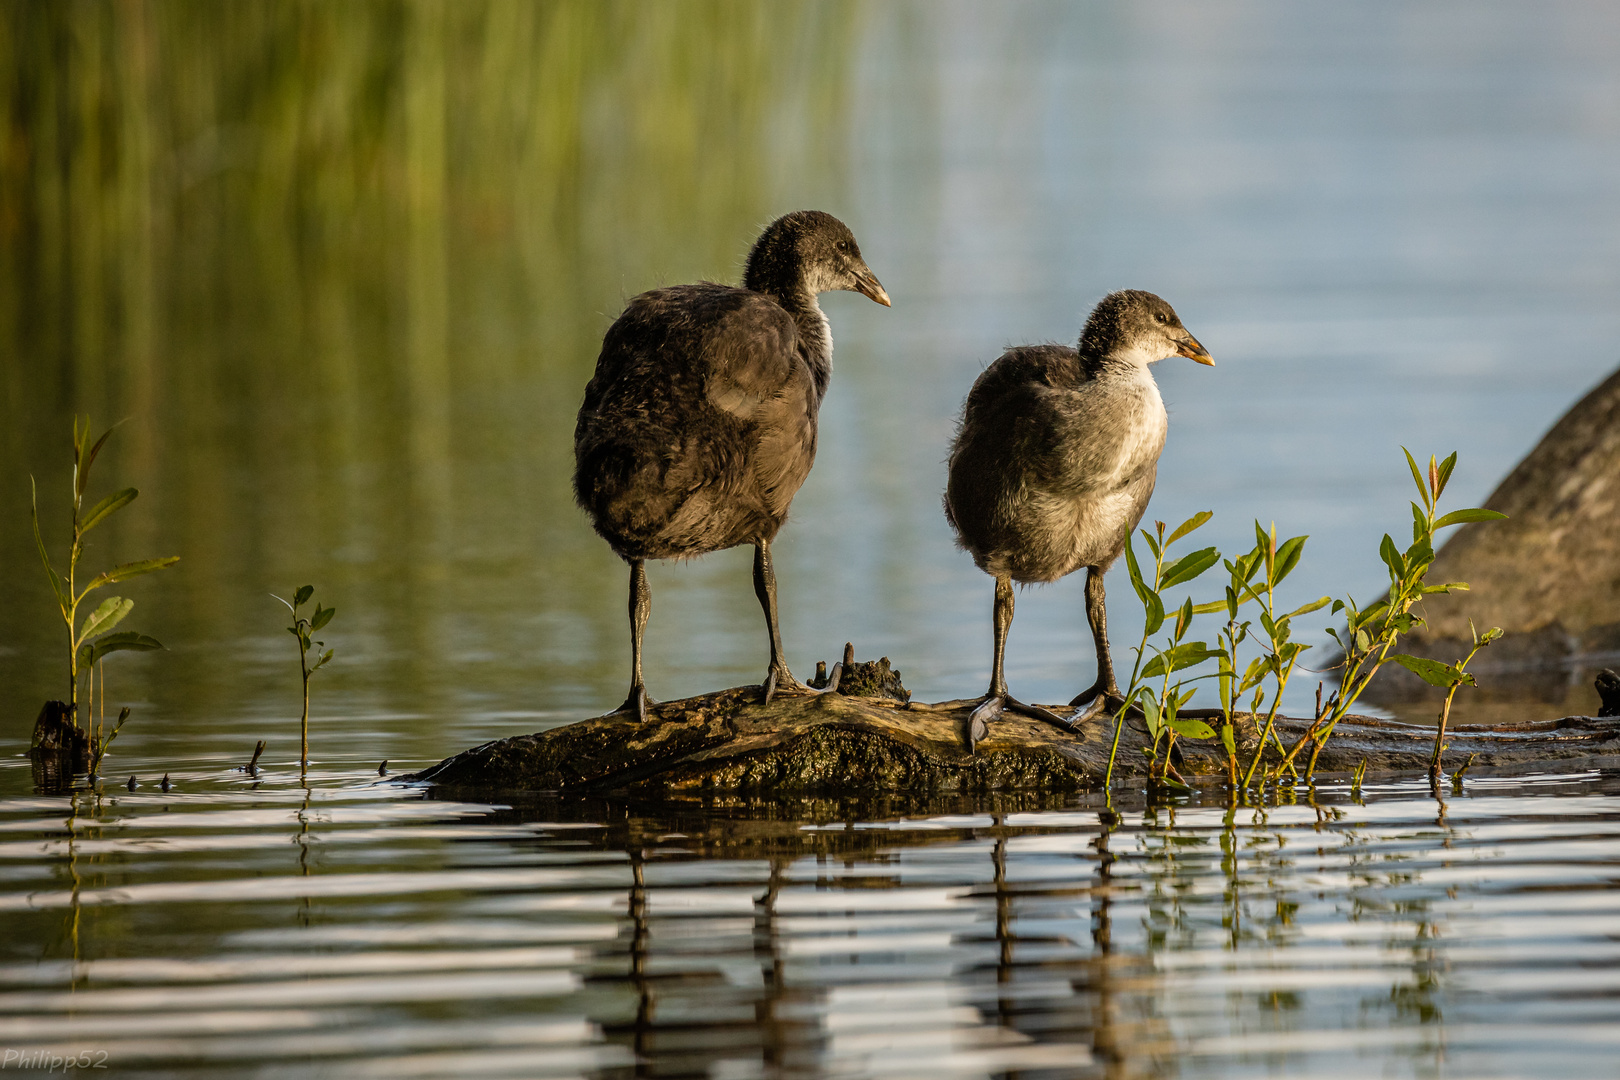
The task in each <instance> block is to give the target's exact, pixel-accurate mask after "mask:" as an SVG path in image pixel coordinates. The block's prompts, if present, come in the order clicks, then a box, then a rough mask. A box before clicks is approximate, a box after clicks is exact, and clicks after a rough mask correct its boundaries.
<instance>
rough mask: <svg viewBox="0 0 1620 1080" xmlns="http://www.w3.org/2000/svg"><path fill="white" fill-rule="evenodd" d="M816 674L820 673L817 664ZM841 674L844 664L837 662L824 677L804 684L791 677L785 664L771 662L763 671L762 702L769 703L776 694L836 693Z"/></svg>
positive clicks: (791, 673) (842, 673)
mask: <svg viewBox="0 0 1620 1080" xmlns="http://www.w3.org/2000/svg"><path fill="white" fill-rule="evenodd" d="M816 674H817V675H818V676H820V675H821V670H820V668H819V666H818V669H817V672H816ZM843 675H844V665H843V664H842V663H837V664H834V665H833V666H832V670H831V671H829V672H827V674H826V675H825V676H824V677H820V678H817V680H816V682H815V683H813V684H811V685H809V686H806V685H805V684H804V683H802V682H800V681H799V680H798V679H795V678H794V677H793V672H791V671H789V670H788V667H787V665H786V664H773V665H771V669H770V670H769V671H767V672H766V673H765V682H764V683H763V684H761V686H760V689H761V690H762V691H764V694H765V700H764V704H766V705H769V704H770V703H771V699H772V698H773V697H775V696H776V695H777V694H794V695H802V694H833V693H837V692H838V681H839V680H840V679H841V678H843Z"/></svg>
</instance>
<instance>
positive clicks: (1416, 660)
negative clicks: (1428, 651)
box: [1390, 653, 1461, 688]
mask: <svg viewBox="0 0 1620 1080" xmlns="http://www.w3.org/2000/svg"><path fill="white" fill-rule="evenodd" d="M1390 659H1391V660H1394V661H1395V662H1396V663H1397V664H1399V665H1401V666H1402V667H1403V668H1405V669H1406V670H1407V671H1410V672H1411V673H1412V674H1414V675H1416V676H1417V677H1418V678H1420V679H1422V680H1423V681H1424V682H1426V683H1428V684H1429V685H1430V686H1438V687H1441V688H1445V687H1449V686H1454V685H1456V684H1457V682H1458V681H1459V676H1460V674H1461V673H1460V672H1459V671H1458V670H1457V669H1456V668H1454V667H1451V666H1450V665H1449V664H1442V663H1441V662H1440V661H1438V660H1429V659H1427V658H1425V657H1422V656H1407V655H1406V654H1405V653H1395V654H1393V655H1392V656H1390Z"/></svg>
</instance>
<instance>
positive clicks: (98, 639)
mask: <svg viewBox="0 0 1620 1080" xmlns="http://www.w3.org/2000/svg"><path fill="white" fill-rule="evenodd" d="M114 430H116V427H113V428H108V429H107V430H106V431H105V432H104V433H103V434H102V436H101V438H99V439H97V440H96V441H95V442H94V443H93V444H92V443H91V442H90V418H89V417H85V421H84V427H83V428H82V429H81V428H80V427H79V419H78V417H74V418H73V543H72V545H71V546H70V547H69V548H68V559H67V573H66V575H65V576H64V575H61V574H58V573H57V572H56V568H55V567H54V566H52V565H51V557H50V554H49V553H48V552H47V551H46V550H45V539H44V537H43V536H42V535H41V534H40V530H39V490H38V485H35V484H33V478H32V477H30V478H29V482H30V484H31V485H33V502H32V512H33V519H34V543H35V545H36V546H37V547H38V548H39V558H40V562H42V563H44V565H45V574H46V576H47V577H48V578H49V579H50V582H51V592H52V593H54V594H55V596H56V603H57V606H58V608H59V609H60V611H61V614H62V621H63V623H65V624H66V626H67V633H68V709H69V711H70V712H71V713H72V716H73V723H74V724H75V725H78V724H79V715H78V706H79V673H80V672H81V671H89V670H91V669H93V668H95V666H96V665H97V664H99V663H100V662H101V660H102V658H103V657H106V656H108V655H110V654H112V653H115V652H125V651H147V650H151V649H161V648H163V645H162V644H161V643H160V642H158V641H157V640H156V639H155V638H150V637H147V636H146V635H145V634H137V633H134V632H132V631H120V632H119V633H116V634H114V633H111V632H110V631H111V630H112V628H113V627H115V626H117V625H118V624H119V623H120V622H122V621H123V620H124V617H125V616H126V615H128V614H129V613H130V610H131V609H132V608H134V606H135V601H133V600H127V599H124V598H122V597H117V596H110V597H108V598H107V599H106V600H103V601H102V602H101V604H100V605H99V606H98V607H97V608H96V609H95V610H94V611H92V612H91V613H90V614H89V615H88V616H86V617H85V619H84V621H83V622H80V621H79V606H80V605H81V604H83V603H84V601H85V599H86V598H87V597H88V596H89V595H90V594H91V593H92V592H94V591H96V590H97V589H100V588H102V587H103V586H106V585H112V584H114V583H116V582H119V581H124V580H126V579H128V578H132V577H136V576H138V575H140V574H148V573H151V572H152V571H153V570H161V569H163V568H164V567H166V566H173V565H174V564H175V563H177V562H179V561H180V556H178V555H169V556H166V557H164V558H158V559H142V560H139V561H137V562H128V563H122V564H120V565H118V566H115V567H113V568H112V569H111V570H103V571H102V572H101V573H100V574H97V575H96V576H95V577H94V578H92V579H91V580H90V582H89V584H87V585H85V587H84V588H82V589H81V588H79V587H78V573H79V558H80V557H81V556H82V555H83V554H84V549H85V536H86V535H87V534H88V533H89V532H90V530H91V529H94V528H95V527H96V526H97V525H100V524H101V523H102V522H103V521H106V520H107V519H108V518H109V517H111V516H112V515H113V514H115V513H117V512H118V511H119V510H122V509H123V508H124V507H126V506H128V505H129V504H130V503H132V502H134V501H135V497H136V496H137V495H139V494H140V492H138V491H136V490H135V489H134V488H124V489H123V490H122V491H115V492H113V493H112V494H111V495H108V496H107V497H106V498H104V499H102V500H101V501H100V502H98V503H96V504H95V505H94V506H92V507H90V509H88V510H86V509H84V493H85V490H86V488H88V487H89V485H90V467H91V466H92V465H94V464H95V461H96V456H97V455H98V454H100V453H101V448H102V447H103V446H105V445H106V443H107V439H108V438H109V437H111V435H112V433H113V431H114ZM115 732H116V729H115ZM107 741H109V742H110V741H111V740H110V739H109V740H107Z"/></svg>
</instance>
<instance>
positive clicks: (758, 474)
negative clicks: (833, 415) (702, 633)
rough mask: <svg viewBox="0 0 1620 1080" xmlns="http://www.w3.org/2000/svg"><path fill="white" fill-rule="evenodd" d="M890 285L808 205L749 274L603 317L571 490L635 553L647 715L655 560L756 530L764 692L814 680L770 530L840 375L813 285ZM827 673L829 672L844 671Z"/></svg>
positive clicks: (686, 288) (631, 705) (805, 462)
mask: <svg viewBox="0 0 1620 1080" xmlns="http://www.w3.org/2000/svg"><path fill="white" fill-rule="evenodd" d="M834 289H848V290H852V291H855V292H860V293H863V294H865V295H866V296H868V297H870V298H872V299H873V300H875V301H877V302H878V303H880V304H882V305H884V306H885V307H887V306H888V304H889V296H888V294H887V293H885V292H884V291H883V286H882V285H880V284H879V283H878V279H877V277H876V276H875V275H874V274H873V273H872V271H871V270H870V269H869V268H868V267H867V265H866V262H865V261H864V260H863V259H862V258H861V251H860V248H859V247H858V246H857V245H856V243H855V237H854V235H853V234H852V233H851V232H850V231H849V229H848V228H847V227H846V226H845V225H844V223H843V222H841V221H839V220H838V219H837V218H835V217H833V216H832V215H831V214H825V213H822V212H821V211H819V210H801V211H798V212H796V213H792V214H788V215H786V216H785V217H782V218H779V219H778V220H776V221H774V222H772V223H771V225H769V226H768V227H767V228H766V229H765V231H764V233H762V234H761V235H760V238H759V240H758V241H756V242H755V244H754V247H753V250H752V251H750V252H749V254H748V265H747V269H746V271H745V272H744V275H743V286H742V288H734V287H732V286H729V285H716V284H712V283H707V282H705V283H702V284H697V285H677V286H674V287H671V288H667V289H654V290H653V291H652V292H645V293H642V294H641V295H640V296H637V297H634V298H633V299H631V301H630V302H629V304H627V305H626V306H625V309H624V313H623V314H622V315H620V316H619V318H618V319H617V320H616V321H615V322H614V323H613V325H612V326H610V327H609V328H608V332H607V335H606V336H605V337H604V338H603V339H602V352H601V355H599V356H598V357H597V360H596V374H595V375H594V376H592V378H591V381H590V385H588V386H587V387H586V388H585V402H584V404H583V405H581V406H580V409H579V419H578V422H577V423H576V424H575V427H574V461H575V469H574V497H575V498H576V499H577V500H578V502H579V505H580V506H581V507H583V508H584V509H585V511H586V512H587V513H588V514H590V516H591V522H592V524H594V525H595V526H596V531H597V532H598V533H600V534H601V535H602V538H603V539H604V540H606V541H607V542H608V543H609V544H611V545H612V546H613V550H614V551H616V552H618V554H619V556H620V557H621V558H623V559H624V560H625V561H626V562H627V563H629V564H630V642H631V680H630V694H629V696H628V697H627V698H626V699H625V702H624V704H623V705H622V706H620V708H619V710H618V711H624V710H632V711H634V712H635V713H636V715H637V716H638V717H639V718H640V719H642V720H645V719H646V716H647V706H648V704H649V703H650V699H649V698H648V697H647V691H646V687H645V684H644V683H643V682H642V677H641V638H642V632H643V630H644V628H645V627H646V625H647V615H648V612H649V611H650V610H651V607H652V594H651V592H650V590H649V589H648V587H647V575H646V570H645V568H644V567H643V565H642V564H643V561H644V560H646V559H680V558H689V557H691V556H694V555H702V554H704V553H705V552H710V551H719V550H721V549H722V548H729V547H735V546H737V545H738V544H753V545H754V591H755V593H756V594H757V595H758V597H759V602H760V606H761V607H763V608H764V609H765V622H766V625H767V628H768V629H769V632H770V647H771V660H770V667H769V669H768V670H767V672H766V676H765V685H764V691H765V701H766V702H767V703H769V701H770V699H771V695H772V694H773V693H775V692H776V691H777V690H794V691H805V692H808V690H809V688H808V687H805V686H803V685H802V684H800V683H799V682H798V681H797V680H796V679H794V677H793V674H792V673H791V672H790V671H789V670H788V666H787V661H786V660H785V659H784V658H783V656H782V635H781V630H780V629H779V627H778V624H777V617H776V574H775V571H774V570H773V569H772V567H771V540H772V539H773V538H775V536H776V533H777V530H778V529H780V528H781V527H782V523H783V521H785V520H786V519H787V511H788V503H789V502H791V501H792V499H793V495H794V493H795V492H797V491H798V490H799V485H800V484H802V483H804V479H805V477H806V476H808V475H809V473H810V465H811V462H813V461H814V460H815V455H816V414H817V411H818V410H819V409H820V408H821V399H822V397H823V396H824V395H825V394H826V392H827V380H828V379H829V377H831V375H832V335H831V333H830V332H829V330H828V327H827V319H826V317H825V316H824V315H822V313H821V307H820V305H818V304H817V303H816V296H817V294H818V293H823V292H829V291H831V290H834ZM836 677H837V673H836V670H835V672H834V677H833V682H832V684H831V687H829V688H835V687H836V685H837V678H836Z"/></svg>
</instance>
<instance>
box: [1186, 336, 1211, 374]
mask: <svg viewBox="0 0 1620 1080" xmlns="http://www.w3.org/2000/svg"><path fill="white" fill-rule="evenodd" d="M1176 355H1177V356H1185V357H1186V358H1187V359H1189V360H1191V361H1193V362H1194V363H1198V364H1204V365H1206V366H1207V367H1214V366H1215V361H1214V360H1213V359H1211V358H1210V355H1209V350H1208V349H1206V348H1204V347H1203V346H1202V345H1200V344H1198V339H1197V338H1195V337H1193V336H1192V335H1191V334H1188V335H1187V336H1186V337H1184V338H1182V339H1181V340H1180V341H1179V342H1177V344H1176Z"/></svg>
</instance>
